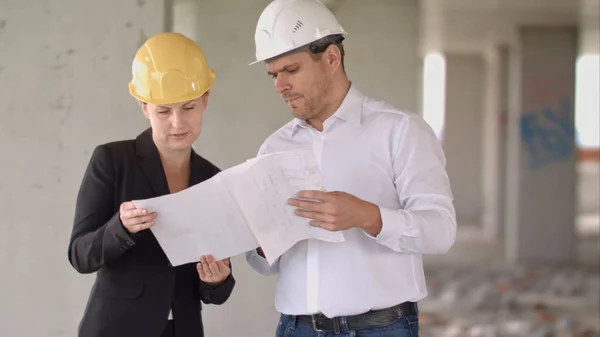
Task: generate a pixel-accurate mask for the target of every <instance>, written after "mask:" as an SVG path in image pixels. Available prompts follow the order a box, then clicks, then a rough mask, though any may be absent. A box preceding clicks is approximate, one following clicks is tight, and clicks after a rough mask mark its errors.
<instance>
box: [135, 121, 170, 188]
mask: <svg viewBox="0 0 600 337" xmlns="http://www.w3.org/2000/svg"><path fill="white" fill-rule="evenodd" d="M135 145H136V154H137V156H138V160H139V163H140V166H141V168H142V171H143V172H144V174H145V175H146V178H148V181H149V182H150V186H152V189H153V190H154V193H155V194H156V196H162V195H165V194H169V185H168V184H167V178H166V175H165V171H164V169H163V166H162V163H161V161H160V155H159V154H158V149H157V148H156V145H155V144H154V140H153V139H152V129H151V128H148V129H146V131H144V132H142V133H141V134H140V135H139V136H138V137H137V138H136V144H135Z"/></svg>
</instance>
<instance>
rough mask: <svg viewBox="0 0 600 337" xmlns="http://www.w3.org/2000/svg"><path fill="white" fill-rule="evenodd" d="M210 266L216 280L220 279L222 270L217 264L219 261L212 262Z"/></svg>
mask: <svg viewBox="0 0 600 337" xmlns="http://www.w3.org/2000/svg"><path fill="white" fill-rule="evenodd" d="M208 266H209V268H210V272H211V273H212V274H213V275H214V276H215V277H216V278H220V277H221V269H219V265H218V264H217V261H215V260H212V261H210V262H209V263H208Z"/></svg>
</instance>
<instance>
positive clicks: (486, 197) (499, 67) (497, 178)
mask: <svg viewBox="0 0 600 337" xmlns="http://www.w3.org/2000/svg"><path fill="white" fill-rule="evenodd" d="M508 56H509V54H508V46H506V45H502V46H498V47H494V48H492V49H490V50H488V52H487V53H486V58H485V61H486V62H485V65H486V68H485V110H484V120H483V135H482V136H483V146H482V150H483V151H482V160H483V162H482V166H481V167H482V178H483V184H482V188H483V190H482V193H483V202H484V205H483V207H484V210H483V212H484V214H483V229H484V237H485V238H486V239H498V238H502V237H503V235H504V211H505V199H506V142H507V136H506V134H507V121H508Z"/></svg>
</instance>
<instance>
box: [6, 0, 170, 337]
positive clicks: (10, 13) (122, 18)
mask: <svg viewBox="0 0 600 337" xmlns="http://www.w3.org/2000/svg"><path fill="white" fill-rule="evenodd" d="M166 22H167V20H166V18H165V1H164V0H138V1H121V0H105V1H69V0H53V1H51V2H49V1H45V0H19V1H1V2H0V50H1V52H0V102H2V106H3V108H2V109H0V120H1V122H0V154H1V155H2V164H1V165H0V214H1V217H0V247H2V254H0V270H2V276H1V279H2V281H0V284H1V286H0V327H1V328H0V329H1V330H2V332H1V333H0V334H1V335H3V336H11V337H29V336H48V337H58V336H76V331H77V325H78V324H79V320H80V318H81V316H82V314H83V310H84V306H85V304H86V301H87V297H88V294H89V291H90V288H91V281H92V280H93V275H85V276H84V275H80V274H77V273H76V272H75V271H74V270H73V269H72V268H71V266H70V265H69V262H68V261H67V245H68V241H69V235H70V232H71V228H72V224H73V212H74V206H75V197H76V193H77V190H78V188H79V184H80V182H81V178H82V175H83V172H84V170H85V167H86V165H87V163H88V161H89V158H90V154H91V150H92V149H93V148H94V147H95V146H96V145H98V144H100V143H103V142H107V141H113V140H118V139H124V138H131V137H135V136H136V135H137V133H138V132H140V131H142V130H143V129H144V128H145V127H146V125H147V121H146V120H145V118H144V117H143V115H142V113H141V111H140V109H139V107H138V106H137V104H136V103H135V101H134V100H133V99H132V98H131V96H129V93H128V91H127V83H128V81H129V80H130V79H131V62H132V60H133V56H134V54H135V52H136V50H137V49H138V47H139V46H140V44H141V43H142V42H143V40H144V39H145V38H146V37H149V36H151V35H153V34H156V33H159V32H161V31H163V30H164V29H165V25H166Z"/></svg>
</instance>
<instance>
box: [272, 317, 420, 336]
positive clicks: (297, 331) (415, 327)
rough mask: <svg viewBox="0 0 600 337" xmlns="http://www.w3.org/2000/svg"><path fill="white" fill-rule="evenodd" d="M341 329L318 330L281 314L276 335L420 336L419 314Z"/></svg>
mask: <svg viewBox="0 0 600 337" xmlns="http://www.w3.org/2000/svg"><path fill="white" fill-rule="evenodd" d="M342 325H343V324H342ZM341 331H342V332H340V333H339V334H336V333H335V332H318V331H315V330H314V329H313V327H312V325H309V324H304V323H298V322H297V319H296V317H295V316H287V315H281V317H280V318H279V324H278V325H277V332H276V334H275V335H276V337H419V316H418V315H408V316H405V317H402V318H399V319H398V320H397V321H396V322H394V323H392V324H390V325H387V326H382V327H377V328H370V329H362V330H348V329H347V326H346V327H344V326H342V327H341Z"/></svg>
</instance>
